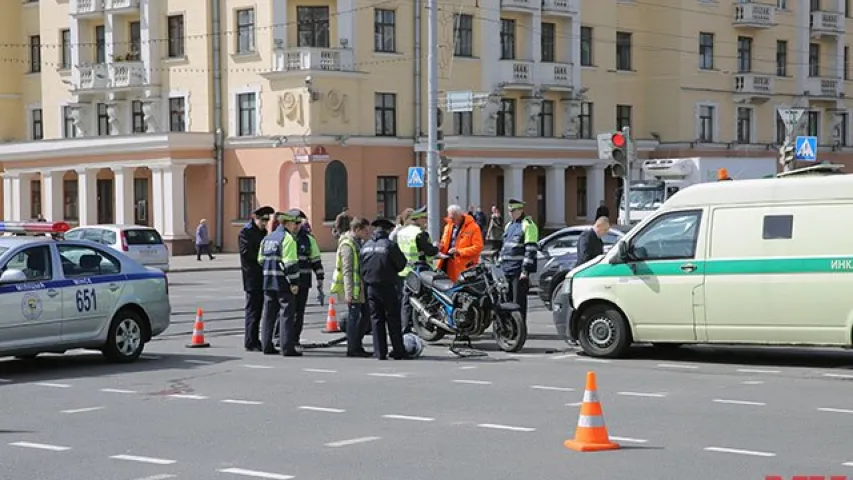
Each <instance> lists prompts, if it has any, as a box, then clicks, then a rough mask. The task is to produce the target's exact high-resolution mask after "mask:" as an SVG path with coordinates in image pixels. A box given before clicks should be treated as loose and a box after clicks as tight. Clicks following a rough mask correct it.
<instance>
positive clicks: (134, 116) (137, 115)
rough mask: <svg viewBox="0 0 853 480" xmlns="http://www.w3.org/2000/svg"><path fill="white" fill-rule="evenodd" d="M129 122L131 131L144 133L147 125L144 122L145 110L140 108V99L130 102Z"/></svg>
mask: <svg viewBox="0 0 853 480" xmlns="http://www.w3.org/2000/svg"><path fill="white" fill-rule="evenodd" d="M130 124H131V129H132V132H133V133H145V132H147V131H148V125H146V122H145V112H144V111H143V109H142V101H140V100H134V101H132V102H130Z"/></svg>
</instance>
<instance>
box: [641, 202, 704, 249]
mask: <svg viewBox="0 0 853 480" xmlns="http://www.w3.org/2000/svg"><path fill="white" fill-rule="evenodd" d="M701 219H702V211H701V210H688V211H683V212H671V213H667V214H664V215H661V216H660V217H658V218H656V219H655V220H654V221H653V222H652V223H650V224H648V225H646V227H645V228H644V229H643V231H641V232H640V233H639V234H637V236H635V237H634V238H633V239H631V245H630V248H631V249H632V251H633V252H632V253H633V255H634V258H635V259H636V260H638V261H648V260H685V259H691V258H693V257H694V256H695V255H696V242H697V241H698V239H699V222H700V220H701Z"/></svg>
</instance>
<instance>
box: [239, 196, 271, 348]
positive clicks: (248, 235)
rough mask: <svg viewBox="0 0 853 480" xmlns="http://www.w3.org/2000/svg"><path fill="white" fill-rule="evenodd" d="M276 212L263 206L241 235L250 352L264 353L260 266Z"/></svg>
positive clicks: (244, 343) (262, 272) (262, 283)
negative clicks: (261, 252)
mask: <svg viewBox="0 0 853 480" xmlns="http://www.w3.org/2000/svg"><path fill="white" fill-rule="evenodd" d="M273 213H275V210H273V208H272V207H261V208H259V209H257V210H255V211H254V212H252V220H251V221H249V223H247V224H246V225H245V226H244V227H243V228H242V230H240V234H239V235H238V236H237V243H238V245H239V248H240V270H242V273H243V291H244V292H246V306H245V308H244V310H245V315H246V333H245V335H244V340H243V346H244V347H245V348H246V350H247V351H249V352H260V351H261V339H260V328H261V313H262V312H263V308H264V271H263V269H262V268H261V266H260V265H259V264H258V252H259V251H260V249H261V242H263V240H264V237H265V236H266V235H267V222H268V221H269V219H270V215H272V214H273Z"/></svg>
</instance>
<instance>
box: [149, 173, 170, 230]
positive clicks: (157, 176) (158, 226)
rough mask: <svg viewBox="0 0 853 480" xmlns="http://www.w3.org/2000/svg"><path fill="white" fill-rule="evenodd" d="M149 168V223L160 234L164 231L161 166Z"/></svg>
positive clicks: (163, 195) (164, 209)
mask: <svg viewBox="0 0 853 480" xmlns="http://www.w3.org/2000/svg"><path fill="white" fill-rule="evenodd" d="M150 170H151V197H152V198H151V220H152V222H151V225H152V226H153V227H154V229H155V230H157V231H158V232H160V233H161V234H162V233H164V232H165V231H166V223H165V222H164V218H165V217H164V215H165V211H166V208H165V198H164V197H165V191H164V188H163V167H162V166H158V167H150Z"/></svg>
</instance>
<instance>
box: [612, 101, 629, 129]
mask: <svg viewBox="0 0 853 480" xmlns="http://www.w3.org/2000/svg"><path fill="white" fill-rule="evenodd" d="M624 127H628V128H631V105H616V130H622V129H623V128H624Z"/></svg>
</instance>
